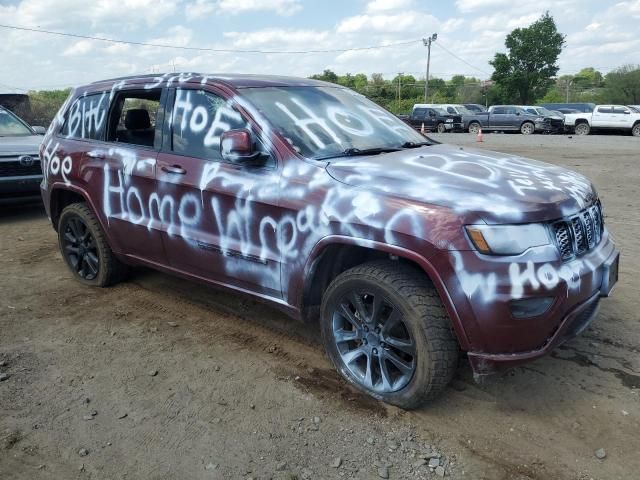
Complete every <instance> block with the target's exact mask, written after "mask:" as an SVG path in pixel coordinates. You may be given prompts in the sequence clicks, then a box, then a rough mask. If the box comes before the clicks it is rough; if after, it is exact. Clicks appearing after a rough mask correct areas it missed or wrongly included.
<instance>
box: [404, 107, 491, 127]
mask: <svg viewBox="0 0 640 480" xmlns="http://www.w3.org/2000/svg"><path fill="white" fill-rule="evenodd" d="M417 107H420V108H438V109H441V110H444V111H445V112H446V113H447V114H449V115H459V116H461V117H462V131H463V132H468V131H469V124H471V123H472V122H473V121H478V122H480V119H481V117H478V116H477V114H476V113H474V112H472V111H471V110H469V109H468V108H467V107H465V106H464V105H456V104H453V103H418V104H416V105H414V107H413V108H417Z"/></svg>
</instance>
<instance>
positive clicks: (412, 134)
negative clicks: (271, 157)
mask: <svg viewBox="0 0 640 480" xmlns="http://www.w3.org/2000/svg"><path fill="white" fill-rule="evenodd" d="M242 93H243V96H245V97H246V98H248V99H249V100H250V101H251V102H252V103H253V104H254V105H255V106H256V107H257V108H258V109H259V110H260V111H261V113H262V114H263V115H264V116H265V117H266V118H267V120H268V121H269V122H270V123H271V126H272V127H273V128H275V129H276V130H277V131H278V132H279V133H280V134H281V135H282V136H283V137H284V138H285V139H286V140H287V142H289V143H290V144H291V146H292V147H293V148H294V149H295V150H296V152H298V153H299V154H300V155H303V156H305V157H307V158H311V159H324V158H330V157H339V156H342V155H344V152H347V151H351V152H354V151H368V150H371V149H400V148H403V146H404V145H405V144H410V143H411V144H423V143H425V142H427V141H428V140H427V139H426V138H425V137H423V136H422V135H420V134H419V133H418V132H416V131H415V130H414V129H413V128H411V127H410V126H409V125H407V124H406V123H405V122H403V121H402V120H400V119H399V118H397V117H396V116H395V115H392V114H391V113H389V112H387V111H386V110H384V109H383V108H381V107H380V106H378V105H376V104H375V103H373V102H371V101H369V100H367V99H366V98H365V97H364V96H362V95H360V94H358V93H356V92H354V91H352V90H348V89H345V88H339V87H265V88H247V89H243V90H242Z"/></svg>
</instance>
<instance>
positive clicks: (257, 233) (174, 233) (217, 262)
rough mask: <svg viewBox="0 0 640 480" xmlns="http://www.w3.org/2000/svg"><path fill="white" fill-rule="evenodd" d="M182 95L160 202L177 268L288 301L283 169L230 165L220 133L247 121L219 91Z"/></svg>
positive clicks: (162, 158)
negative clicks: (281, 232) (281, 247)
mask: <svg viewBox="0 0 640 480" xmlns="http://www.w3.org/2000/svg"><path fill="white" fill-rule="evenodd" d="M216 93H218V92H216ZM174 97H175V100H174V102H173V104H174V112H173V114H172V115H171V118H172V119H173V120H172V124H171V125H167V128H168V129H169V130H170V132H169V133H167V134H166V135H165V137H167V136H168V137H169V138H170V139H171V141H170V145H168V147H171V148H172V150H173V151H166V150H165V151H163V152H161V153H160V155H159V157H158V174H157V178H158V197H157V198H156V206H157V209H158V211H159V212H160V217H161V218H162V223H163V227H162V228H163V230H164V233H163V241H164V245H165V249H166V251H167V257H168V260H169V263H170V264H171V266H173V267H175V268H177V269H180V270H182V271H185V272H188V273H191V274H194V275H198V276H201V277H203V278H206V279H209V280H213V281H217V282H220V283H225V284H229V285H233V286H236V287H239V288H245V289H249V290H252V291H256V292H258V293H263V294H266V295H270V296H276V297H281V296H282V292H281V284H280V267H281V265H280V255H279V254H278V253H277V252H278V248H277V246H278V245H277V244H278V241H277V238H276V230H277V225H278V222H279V221H280V218H279V211H280V210H279V208H280V207H279V205H278V203H279V197H280V192H279V189H278V187H277V186H278V179H279V173H278V172H279V171H278V169H277V168H276V167H275V165H267V166H243V165H237V164H232V163H228V162H225V161H223V160H222V158H221V156H220V152H219V138H220V134H221V133H222V132H223V131H226V130H229V129H231V128H244V127H246V126H247V122H246V120H245V119H243V118H242V117H241V116H240V114H239V113H238V112H237V111H236V110H234V109H233V108H232V107H231V105H230V104H229V103H227V101H226V100H224V99H223V97H222V96H221V95H220V94H219V93H218V94H215V93H214V92H209V91H207V92H205V91H204V90H188V89H176V90H175V94H174ZM167 150H168V149H167Z"/></svg>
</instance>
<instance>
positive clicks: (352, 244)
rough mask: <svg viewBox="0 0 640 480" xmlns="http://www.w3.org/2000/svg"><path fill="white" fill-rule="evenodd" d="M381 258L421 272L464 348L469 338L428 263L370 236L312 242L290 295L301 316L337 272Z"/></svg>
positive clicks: (307, 313)
mask: <svg viewBox="0 0 640 480" xmlns="http://www.w3.org/2000/svg"><path fill="white" fill-rule="evenodd" d="M385 258H386V259H390V260H393V261H400V262H404V263H406V264H408V265H411V266H413V267H416V268H418V269H419V270H420V271H422V272H423V273H424V275H425V276H426V277H427V278H428V279H429V280H430V281H431V283H432V284H433V285H434V287H435V288H436V291H437V292H438V295H439V296H440V300H441V301H442V303H443V305H444V307H445V309H446V311H447V314H448V315H449V320H450V322H451V324H452V327H453V330H454V332H455V334H456V337H457V339H458V343H459V345H460V347H461V348H462V349H463V350H466V349H468V346H469V341H468V338H467V335H466V333H465V329H464V327H463V325H462V321H461V319H460V316H459V314H458V311H457V309H456V307H455V304H454V302H453V300H452V298H451V296H450V295H449V292H448V290H447V288H446V286H445V284H444V281H443V280H442V278H441V277H440V275H439V274H438V271H437V270H436V268H435V267H434V266H433V265H432V263H431V262H430V261H429V260H428V259H427V258H425V257H423V256H422V255H420V254H418V253H416V252H413V251H411V250H407V249H405V248H403V247H398V246H396V245H389V244H386V243H382V242H376V241H372V240H366V239H359V238H353V237H345V236H341V235H335V236H329V237H325V238H323V239H322V240H320V241H319V242H318V243H317V244H316V245H315V247H314V248H313V250H312V252H311V254H310V255H309V258H308V260H307V262H306V264H305V267H304V272H303V278H302V284H303V286H302V288H299V289H298V291H297V294H296V295H295V298H294V301H295V303H296V305H297V306H298V307H299V308H300V311H301V312H302V318H303V319H305V320H308V319H311V318H313V317H314V308H313V307H314V306H316V305H319V303H320V300H321V298H322V294H323V293H324V291H325V290H326V288H327V287H328V285H329V284H330V283H331V281H332V280H333V279H334V278H335V277H337V276H338V275H339V274H340V273H342V272H343V271H345V270H347V269H349V268H352V267H355V266H357V265H360V264H362V263H366V262H369V261H372V260H378V259H385ZM343 260H345V261H343Z"/></svg>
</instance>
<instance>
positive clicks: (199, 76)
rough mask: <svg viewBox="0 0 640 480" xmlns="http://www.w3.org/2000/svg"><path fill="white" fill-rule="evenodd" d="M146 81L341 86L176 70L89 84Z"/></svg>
mask: <svg viewBox="0 0 640 480" xmlns="http://www.w3.org/2000/svg"><path fill="white" fill-rule="evenodd" d="M145 81H146V82H148V83H153V84H156V83H158V84H160V83H165V82H167V83H185V82H186V83H202V84H204V83H208V82H209V81H211V82H216V83H224V84H227V85H228V86H230V87H233V88H250V87H326V86H333V87H339V88H343V87H341V85H338V84H334V83H328V82H323V81H321V80H313V79H310V78H300V77H286V76H279V75H253V74H236V73H219V74H216V73H211V74H205V73H192V72H176V73H164V74H162V73H153V74H146V75H131V76H127V77H117V78H110V79H106V80H98V81H96V82H93V83H92V84H91V85H98V84H103V83H114V82H131V83H140V82H145Z"/></svg>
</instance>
